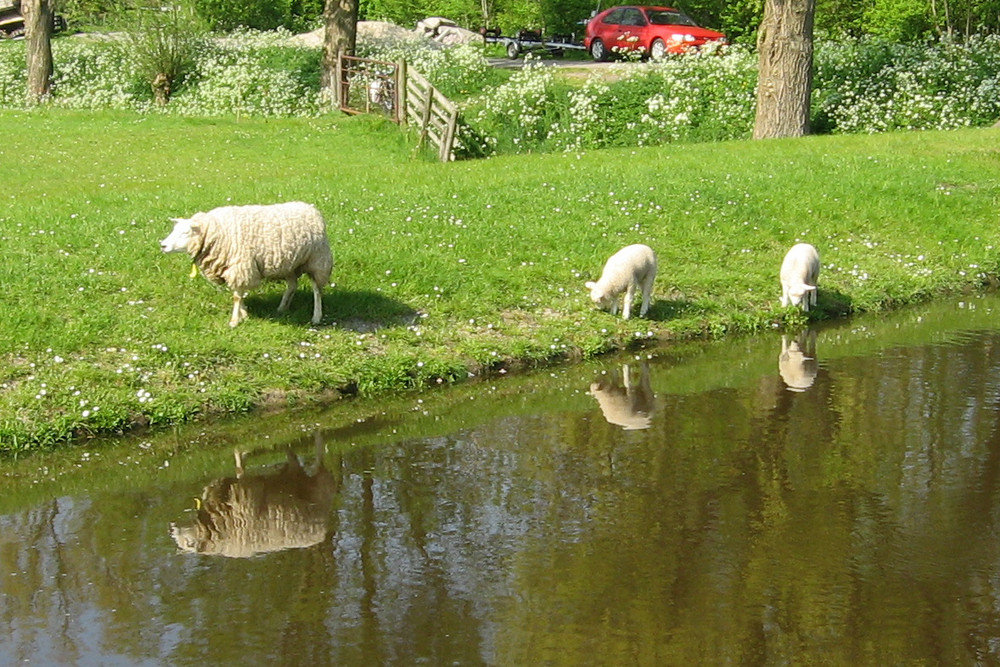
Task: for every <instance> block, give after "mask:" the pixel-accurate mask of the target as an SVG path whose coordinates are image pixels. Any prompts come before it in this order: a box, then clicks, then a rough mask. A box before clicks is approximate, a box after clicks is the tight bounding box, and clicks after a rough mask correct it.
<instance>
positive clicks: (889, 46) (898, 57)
mask: <svg viewBox="0 0 1000 667" xmlns="http://www.w3.org/2000/svg"><path fill="white" fill-rule="evenodd" d="M814 68H815V76H814V82H813V117H814V127H815V129H817V130H822V131H832V132H868V133H874V132H885V131H889V130H901V129H904V130H926V129H952V128H956V127H963V126H973V125H983V124H987V123H991V122H994V121H995V120H996V119H997V117H1000V35H978V36H973V37H970V38H969V39H968V40H967V41H965V42H963V43H962V44H957V43H953V42H949V41H947V40H942V41H941V42H936V43H930V44H922V45H920V44H893V43H889V42H885V41H881V40H873V39H861V40H856V41H848V42H824V43H822V44H821V45H820V48H817V49H816V58H815V63H814Z"/></svg>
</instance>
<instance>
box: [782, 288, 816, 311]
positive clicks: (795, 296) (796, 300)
mask: <svg viewBox="0 0 1000 667" xmlns="http://www.w3.org/2000/svg"><path fill="white" fill-rule="evenodd" d="M814 289H816V286H815V285H806V284H804V283H800V284H798V285H792V286H791V287H789V288H788V300H789V301H791V302H792V305H793V306H797V305H799V304H800V303H802V297H804V296H805V295H806V294H808V293H809V292H810V291H811V290H814Z"/></svg>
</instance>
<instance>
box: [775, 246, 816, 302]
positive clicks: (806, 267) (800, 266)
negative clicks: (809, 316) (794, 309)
mask: <svg viewBox="0 0 1000 667" xmlns="http://www.w3.org/2000/svg"><path fill="white" fill-rule="evenodd" d="M779 278H780V279H781V307H782V308H784V307H785V306H787V305H788V304H789V303H791V304H792V305H793V306H800V305H801V307H802V310H805V311H808V310H809V305H810V302H811V303H812V305H814V306H815V305H816V300H817V296H816V286H817V284H818V283H819V253H818V252H816V248H814V247H813V246H812V245H810V244H808V243H796V244H795V245H793V246H792V248H791V250H789V251H788V253H787V254H785V260H784V261H783V262H782V263H781V273H780V275H779Z"/></svg>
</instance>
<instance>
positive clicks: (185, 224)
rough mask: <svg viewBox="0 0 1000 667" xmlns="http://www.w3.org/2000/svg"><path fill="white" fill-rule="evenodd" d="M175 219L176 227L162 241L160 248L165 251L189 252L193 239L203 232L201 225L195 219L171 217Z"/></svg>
mask: <svg viewBox="0 0 1000 667" xmlns="http://www.w3.org/2000/svg"><path fill="white" fill-rule="evenodd" d="M171 220H173V221H174V229H173V231H171V232H170V235H169V236H167V238H165V239H163V240H162V241H160V250H162V251H163V252H188V248H189V247H191V241H192V240H193V239H195V238H197V237H198V236H199V234H200V233H201V225H199V224H198V223H196V222H195V221H194V219H188V218H171Z"/></svg>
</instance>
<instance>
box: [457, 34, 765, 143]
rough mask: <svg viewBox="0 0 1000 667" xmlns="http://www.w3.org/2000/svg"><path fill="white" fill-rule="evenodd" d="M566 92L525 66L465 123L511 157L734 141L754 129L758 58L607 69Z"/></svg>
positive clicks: (482, 100)
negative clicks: (510, 152) (526, 153)
mask: <svg viewBox="0 0 1000 667" xmlns="http://www.w3.org/2000/svg"><path fill="white" fill-rule="evenodd" d="M612 68H613V70H612V76H611V78H612V79H613V80H611V81H609V80H608V79H607V77H606V73H597V74H594V75H592V76H590V77H589V78H588V79H587V80H586V82H585V83H584V84H583V86H582V87H578V88H568V87H567V84H566V83H565V82H564V80H563V79H561V78H560V77H557V76H556V75H555V73H554V71H553V69H552V68H550V67H543V66H541V65H540V64H534V65H532V64H530V63H529V64H528V65H526V66H525V68H524V69H522V70H521V71H519V72H518V73H517V74H515V75H514V76H512V77H511V79H510V81H508V82H507V83H506V84H504V85H502V86H499V87H498V88H496V89H494V90H491V91H489V92H488V93H484V94H483V95H482V96H480V97H478V98H474V99H472V100H470V101H469V102H468V103H467V105H466V118H467V121H468V122H469V123H470V124H472V125H473V126H475V127H476V129H477V130H479V131H480V133H481V134H485V135H487V136H493V137H495V140H494V141H493V142H492V143H493V144H494V145H496V146H498V147H500V148H501V149H504V148H507V149H510V150H513V151H515V152H518V151H529V150H537V149H538V148H539V147H541V146H547V147H550V148H554V149H557V150H578V149H581V148H599V147H605V146H642V145H650V144H658V143H663V142H665V141H678V140H685V141H691V140H716V139H735V138H740V137H746V136H749V133H750V130H751V128H752V126H753V112H754V102H755V95H756V93H755V87H756V81H757V65H756V58H755V57H754V56H753V55H752V54H751V53H750V51H749V50H748V49H745V48H739V47H733V48H731V49H729V50H728V51H727V52H726V53H724V54H714V53H709V52H707V51H706V52H701V53H692V54H689V55H685V56H680V57H676V58H669V59H666V60H662V61H658V62H649V63H636V62H633V63H626V64H621V65H612Z"/></svg>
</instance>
